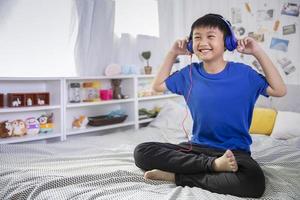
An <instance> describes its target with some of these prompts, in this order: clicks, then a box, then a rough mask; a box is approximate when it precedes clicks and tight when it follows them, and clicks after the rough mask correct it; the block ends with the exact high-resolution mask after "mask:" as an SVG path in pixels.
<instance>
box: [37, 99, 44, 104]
mask: <svg viewBox="0 0 300 200" xmlns="http://www.w3.org/2000/svg"><path fill="white" fill-rule="evenodd" d="M37 103H38V105H40V106H42V105H45V100H43V99H40V98H38V102H37Z"/></svg>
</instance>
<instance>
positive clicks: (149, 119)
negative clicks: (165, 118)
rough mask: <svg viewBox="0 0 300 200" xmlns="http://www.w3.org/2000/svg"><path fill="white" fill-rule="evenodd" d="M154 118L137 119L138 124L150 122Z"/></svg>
mask: <svg viewBox="0 0 300 200" xmlns="http://www.w3.org/2000/svg"><path fill="white" fill-rule="evenodd" d="M154 119H155V118H148V119H141V120H139V124H144V123H149V122H152V121H153V120H154Z"/></svg>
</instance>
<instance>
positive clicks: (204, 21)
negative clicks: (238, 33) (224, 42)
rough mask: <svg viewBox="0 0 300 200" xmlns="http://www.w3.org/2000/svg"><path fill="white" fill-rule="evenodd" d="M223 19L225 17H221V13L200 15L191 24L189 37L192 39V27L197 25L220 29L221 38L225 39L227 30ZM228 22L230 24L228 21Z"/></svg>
mask: <svg viewBox="0 0 300 200" xmlns="http://www.w3.org/2000/svg"><path fill="white" fill-rule="evenodd" d="M224 20H225V19H224V18H223V17H222V15H218V14H206V15H204V16H202V17H200V18H199V19H197V20H196V21H195V22H194V23H193V24H192V27H191V33H190V36H189V39H192V37H193V31H194V29H195V28H199V27H213V28H219V29H220V31H221V32H223V38H224V39H225V37H226V36H227V34H228V31H229V30H228V26H227V24H226V22H225V21H224ZM227 22H228V21H227ZM228 23H229V24H230V22H228Z"/></svg>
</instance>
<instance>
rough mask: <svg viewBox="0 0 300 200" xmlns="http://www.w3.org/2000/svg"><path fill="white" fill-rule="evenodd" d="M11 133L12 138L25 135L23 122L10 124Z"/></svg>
mask: <svg viewBox="0 0 300 200" xmlns="http://www.w3.org/2000/svg"><path fill="white" fill-rule="evenodd" d="M12 127H13V133H12V136H23V135H26V134H27V129H26V125H25V122H24V121H23V120H21V119H17V120H14V121H13V122H12Z"/></svg>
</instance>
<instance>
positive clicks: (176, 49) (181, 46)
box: [170, 38, 191, 56]
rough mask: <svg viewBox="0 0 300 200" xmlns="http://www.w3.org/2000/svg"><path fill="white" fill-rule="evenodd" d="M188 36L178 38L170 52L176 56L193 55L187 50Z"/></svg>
mask: <svg viewBox="0 0 300 200" xmlns="http://www.w3.org/2000/svg"><path fill="white" fill-rule="evenodd" d="M187 43H188V38H185V39H179V40H176V41H175V43H174V44H173V46H172V48H171V50H170V52H171V53H173V54H174V55H175V56H179V55H191V53H190V52H189V51H188V50H187V48H186V47H187Z"/></svg>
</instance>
